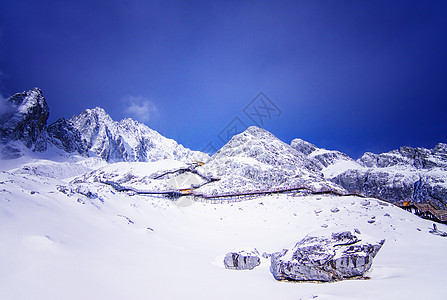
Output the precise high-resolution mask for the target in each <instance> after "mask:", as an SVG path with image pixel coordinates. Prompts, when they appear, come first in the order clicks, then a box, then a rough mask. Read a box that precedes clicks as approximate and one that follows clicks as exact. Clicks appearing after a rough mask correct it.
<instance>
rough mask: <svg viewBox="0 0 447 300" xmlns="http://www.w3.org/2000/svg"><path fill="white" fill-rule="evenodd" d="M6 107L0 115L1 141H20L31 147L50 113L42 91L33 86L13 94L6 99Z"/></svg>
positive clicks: (4, 142)
mask: <svg viewBox="0 0 447 300" xmlns="http://www.w3.org/2000/svg"><path fill="white" fill-rule="evenodd" d="M6 107H7V109H6V111H5V112H4V113H3V114H2V115H1V116H0V140H1V142H2V143H3V144H6V143H7V142H9V141H21V142H22V143H23V144H24V145H25V146H26V147H28V148H31V147H32V146H33V144H34V143H35V142H36V140H37V137H38V135H39V134H40V132H41V131H42V130H43V128H44V126H45V125H46V123H47V119H48V116H49V114H50V113H49V109H48V105H47V103H46V101H45V98H44V97H43V95H42V91H41V90H40V89H38V88H34V89H32V90H30V91H28V92H22V93H18V94H15V95H13V96H12V97H10V98H9V99H8V100H7V103H6Z"/></svg>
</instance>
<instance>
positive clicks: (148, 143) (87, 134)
mask: <svg viewBox="0 0 447 300" xmlns="http://www.w3.org/2000/svg"><path fill="white" fill-rule="evenodd" d="M70 123H71V124H72V125H73V127H74V128H76V130H77V131H79V133H80V136H81V139H82V140H83V141H84V143H85V144H86V148H87V149H89V151H90V152H91V153H94V154H96V155H98V156H100V157H102V158H103V159H105V160H106V161H108V162H118V161H139V162H146V161H156V160H160V159H175V160H180V161H207V160H208V158H209V157H208V155H207V154H204V153H202V152H199V151H192V150H190V149H187V148H185V147H183V146H182V145H179V144H178V143H177V142H176V141H174V140H172V139H168V138H165V137H164V136H162V135H161V134H159V133H158V132H156V131H155V130H152V129H150V128H149V127H147V126H146V125H144V124H141V123H138V122H137V121H134V120H132V119H124V120H121V121H120V122H116V121H113V120H112V118H111V117H110V116H109V115H108V114H107V113H106V112H105V111H104V109H102V108H99V107H97V108H94V109H86V110H85V111H84V112H82V113H81V114H80V115H77V116H74V117H73V118H71V119H70Z"/></svg>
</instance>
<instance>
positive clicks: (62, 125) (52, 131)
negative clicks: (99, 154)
mask: <svg viewBox="0 0 447 300" xmlns="http://www.w3.org/2000/svg"><path fill="white" fill-rule="evenodd" d="M48 145H53V146H55V147H57V148H59V149H61V150H63V151H65V152H67V153H79V154H81V155H84V156H87V155H88V149H87V146H86V143H85V141H84V140H82V138H81V135H80V133H79V131H78V130H77V129H76V128H74V127H73V124H72V123H71V122H70V121H68V120H66V119H65V118H61V119H59V120H57V121H56V122H54V123H52V124H50V125H48V127H46V128H45V130H44V131H42V133H41V134H40V135H39V138H38V140H37V141H36V146H35V148H34V149H35V150H36V151H40V152H43V151H45V150H47V148H48Z"/></svg>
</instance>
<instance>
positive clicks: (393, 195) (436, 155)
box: [291, 139, 447, 209]
mask: <svg viewBox="0 0 447 300" xmlns="http://www.w3.org/2000/svg"><path fill="white" fill-rule="evenodd" d="M291 146H292V147H293V148H295V149H296V150H297V151H299V152H300V153H301V154H303V155H305V156H306V165H307V166H308V167H310V168H312V169H313V170H315V171H319V172H321V173H322V176H323V177H324V178H325V179H326V180H330V181H332V182H333V183H336V184H337V185H339V186H341V187H343V188H345V189H346V190H348V191H349V192H356V193H362V194H365V195H367V196H374V197H379V198H383V199H384V200H387V201H390V202H399V201H405V200H406V201H413V202H430V203H431V204H432V205H433V206H434V207H436V208H438V209H444V208H445V206H446V204H447V145H446V144H442V143H440V144H438V145H437V146H436V147H434V148H433V149H425V148H412V147H401V148H400V149H399V150H393V151H390V152H388V153H382V154H373V153H369V152H367V153H365V154H364V155H363V156H362V157H361V158H360V159H358V160H357V161H354V160H353V159H352V158H350V157H349V156H348V155H346V154H344V153H341V152H339V151H331V150H325V149H319V148H317V147H316V146H315V145H313V144H310V143H308V142H305V141H303V140H300V139H295V140H293V141H292V143H291Z"/></svg>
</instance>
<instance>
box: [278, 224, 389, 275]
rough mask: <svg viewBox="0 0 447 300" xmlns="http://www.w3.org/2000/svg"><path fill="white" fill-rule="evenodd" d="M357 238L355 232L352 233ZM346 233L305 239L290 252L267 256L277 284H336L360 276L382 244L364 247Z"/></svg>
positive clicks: (359, 240)
mask: <svg viewBox="0 0 447 300" xmlns="http://www.w3.org/2000/svg"><path fill="white" fill-rule="evenodd" d="M355 232H356V233H357V235H360V234H358V231H355ZM357 235H356V234H354V233H353V232H350V231H345V232H338V233H332V234H331V235H330V236H329V237H328V236H307V237H305V238H304V239H302V240H301V241H299V242H298V243H297V244H296V245H295V246H294V247H293V248H292V249H285V250H283V251H281V252H277V253H274V254H273V255H272V256H271V262H272V264H271V272H272V273H273V276H274V277H275V278H276V279H277V280H295V281H325V282H328V281H338V280H342V279H345V278H351V277H359V276H363V275H364V274H365V272H366V271H368V270H369V269H370V268H371V264H372V260H373V258H374V257H375V256H376V254H377V252H378V251H379V250H380V248H381V247H382V245H383V243H384V242H385V240H382V241H379V242H375V243H368V242H365V241H362V240H361V239H360V238H359V237H358V236H357Z"/></svg>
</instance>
